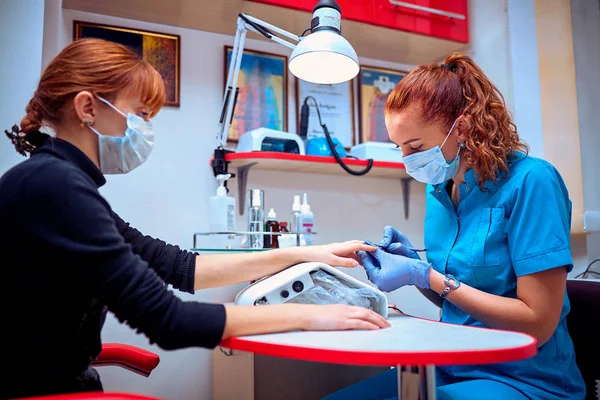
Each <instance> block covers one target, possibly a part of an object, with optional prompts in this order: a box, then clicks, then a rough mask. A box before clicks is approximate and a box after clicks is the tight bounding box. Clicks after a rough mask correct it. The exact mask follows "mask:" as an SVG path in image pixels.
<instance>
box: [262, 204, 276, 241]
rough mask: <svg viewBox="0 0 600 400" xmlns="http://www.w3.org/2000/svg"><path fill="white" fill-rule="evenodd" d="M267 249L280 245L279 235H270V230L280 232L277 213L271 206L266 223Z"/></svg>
mask: <svg viewBox="0 0 600 400" xmlns="http://www.w3.org/2000/svg"><path fill="white" fill-rule="evenodd" d="M265 227H266V229H265V231H266V233H267V234H266V235H265V243H264V247H265V249H276V248H278V247H279V239H278V238H279V235H269V234H268V233H269V232H273V233H279V222H277V214H275V210H274V209H272V208H271V211H269V214H268V215H267V223H266V224H265Z"/></svg>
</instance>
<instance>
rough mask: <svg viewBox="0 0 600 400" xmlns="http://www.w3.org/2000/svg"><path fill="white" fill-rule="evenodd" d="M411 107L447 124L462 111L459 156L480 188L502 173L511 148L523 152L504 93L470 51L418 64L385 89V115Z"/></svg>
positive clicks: (524, 146)
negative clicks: (462, 137)
mask: <svg viewBox="0 0 600 400" xmlns="http://www.w3.org/2000/svg"><path fill="white" fill-rule="evenodd" d="M409 107H416V109H417V110H418V111H419V112H420V114H421V116H422V118H423V119H424V120H425V121H426V122H431V123H441V124H443V125H444V126H446V127H447V128H448V129H450V126H451V125H452V124H453V123H454V121H455V120H456V118H458V117H459V116H461V115H462V116H463V119H464V125H463V129H464V131H463V132H464V135H465V137H466V140H465V145H466V147H465V150H464V153H463V156H462V158H463V160H464V162H465V163H466V165H467V166H468V167H470V168H473V169H474V170H475V173H476V175H477V184H478V185H479V187H480V188H481V189H483V185H484V184H485V182H486V181H488V180H495V179H496V178H497V176H498V172H500V173H508V158H509V155H510V154H511V153H512V152H514V151H521V152H523V153H525V154H527V153H528V152H529V147H528V146H527V144H526V143H525V142H523V141H522V140H521V138H519V134H518V133H517V127H516V126H515V124H514V122H513V120H512V117H511V115H510V113H509V111H508V109H507V107H506V103H505V101H504V97H503V96H502V94H501V93H500V91H499V90H498V88H497V87H496V86H495V85H494V84H493V83H492V82H491V81H490V79H489V78H488V77H487V76H486V75H485V74H484V72H483V71H482V70H481V68H479V66H477V64H475V62H474V61H473V60H472V59H471V57H469V56H467V55H465V54H460V53H453V54H451V55H449V56H448V57H446V59H445V60H444V64H443V66H441V65H439V64H437V63H432V64H429V65H421V66H418V67H416V68H415V69H413V70H412V71H411V72H410V73H409V74H407V75H406V76H405V77H404V78H402V80H401V81H400V82H399V83H398V85H397V86H396V87H395V88H394V90H393V91H392V93H390V95H389V97H388V99H387V103H386V107H385V113H386V115H388V114H392V113H395V112H399V111H401V110H404V109H407V108H409Z"/></svg>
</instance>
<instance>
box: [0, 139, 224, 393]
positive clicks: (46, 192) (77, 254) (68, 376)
mask: <svg viewBox="0 0 600 400" xmlns="http://www.w3.org/2000/svg"><path fill="white" fill-rule="evenodd" d="M104 183H105V179H104V176H103V175H102V173H101V172H100V171H99V170H98V168H97V167H96V166H95V165H94V163H93V162H92V161H91V160H90V159H89V158H88V157H87V156H86V155H85V154H83V153H82V152H81V151H80V150H79V149H78V148H76V147H75V146H73V145H71V144H70V143H68V142H66V141H63V140H60V139H53V138H51V139H48V140H47V141H46V143H45V144H44V145H43V146H42V147H40V148H39V149H38V150H36V151H35V152H34V153H33V154H32V156H31V157H30V158H29V159H28V160H26V161H24V162H22V163H20V164H19V165H17V166H15V167H13V168H12V169H11V170H9V171H8V172H6V174H4V175H3V176H2V177H1V178H0V268H1V271H2V275H1V276H2V278H1V280H0V282H2V289H0V318H1V321H2V322H1V324H0V382H2V383H1V384H0V398H14V397H22V396H25V395H27V396H32V395H37V394H47V393H60V392H68V391H71V390H76V385H75V386H74V385H73V382H76V381H77V379H78V376H80V375H81V374H82V373H83V372H84V371H85V370H86V369H87V368H88V366H89V364H90V363H91V361H93V360H94V358H95V357H96V356H97V355H98V353H99V352H100V350H101V342H100V331H101V328H102V324H103V322H104V317H105V313H106V311H107V310H109V311H111V312H113V313H114V314H115V316H116V317H117V318H118V319H119V320H120V321H121V322H126V323H127V324H128V325H129V326H131V327H132V328H133V329H136V330H137V331H138V332H140V333H143V334H145V335H146V336H147V337H148V339H149V340H150V342H151V343H156V344H157V345H158V346H160V347H162V348H164V349H180V348H185V347H191V346H200V347H206V348H213V347H215V346H216V345H217V344H218V343H219V341H220V339H221V336H222V334H223V329H224V326H225V309H224V307H223V305H220V304H202V303H197V302H184V301H182V300H180V299H179V298H178V297H176V296H175V295H174V294H173V293H172V292H171V291H169V290H167V286H166V284H171V285H173V287H174V288H177V289H180V290H182V291H185V292H189V293H193V291H194V269H195V258H196V257H195V254H193V253H190V252H187V251H184V250H181V249H179V248H178V247H176V246H171V245H167V244H166V243H165V242H163V241H161V240H158V239H154V238H151V237H148V236H144V235H142V234H141V233H140V232H138V231H137V230H135V229H133V228H131V227H130V226H129V224H127V223H126V222H124V221H123V220H122V219H121V218H120V217H119V216H117V215H116V214H115V213H114V212H113V211H112V209H111V207H110V205H109V204H108V202H107V201H106V200H105V199H104V198H103V197H102V196H101V195H100V193H99V192H98V188H99V187H100V186H102V185H103V184H104ZM72 388H73V389H72Z"/></svg>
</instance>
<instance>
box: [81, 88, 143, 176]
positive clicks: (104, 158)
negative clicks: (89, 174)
mask: <svg viewBox="0 0 600 400" xmlns="http://www.w3.org/2000/svg"><path fill="white" fill-rule="evenodd" d="M99 99H100V100H101V101H103V102H105V103H106V104H108V105H109V106H110V107H112V108H113V109H114V110H115V111H116V112H118V113H119V114H121V115H122V116H124V117H125V118H126V119H127V129H126V130H125V134H124V135H123V136H107V135H102V134H101V133H100V132H98V131H97V130H96V129H94V127H93V126H91V125H88V127H89V128H90V129H91V130H92V131H93V132H94V133H95V134H96V135H98V146H99V147H98V148H99V151H100V171H101V172H102V173H103V174H107V175H109V174H126V173H128V172H130V171H132V170H134V169H135V168H137V167H139V166H140V165H142V164H143V163H144V162H145V161H146V160H147V159H148V157H149V156H150V153H151V152H152V148H153V147H154V128H153V126H152V123H150V122H148V121H146V120H144V119H143V118H142V117H140V116H137V115H135V114H131V113H128V114H127V115H125V114H124V113H123V112H122V111H121V110H119V109H118V108H116V107H115V106H113V105H112V104H111V103H110V102H109V101H107V100H104V99H103V98H101V97H99Z"/></svg>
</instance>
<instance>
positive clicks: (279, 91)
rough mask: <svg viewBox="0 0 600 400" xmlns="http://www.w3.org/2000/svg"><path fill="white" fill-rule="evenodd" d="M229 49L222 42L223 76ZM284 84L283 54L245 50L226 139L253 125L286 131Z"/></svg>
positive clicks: (284, 58) (228, 60)
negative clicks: (235, 100) (223, 47)
mask: <svg viewBox="0 0 600 400" xmlns="http://www.w3.org/2000/svg"><path fill="white" fill-rule="evenodd" d="M232 50H233V49H232V47H230V46H225V73H224V75H225V80H226V79H227V74H228V72H229V63H230V62H231V53H232ZM287 85H288V76H287V57H286V56H280V55H276V54H269V53H264V52H259V51H254V50H244V53H243V56H242V60H241V65H240V72H239V75H238V82H237V87H238V88H239V93H238V95H237V102H236V106H235V110H234V113H233V120H232V121H231V127H230V129H229V136H228V140H229V141H230V142H237V141H238V140H239V138H240V136H241V135H243V134H244V133H245V132H248V131H250V130H253V129H256V128H269V129H275V130H278V131H287V112H288V110H287V103H288V94H287ZM223 86H225V85H223Z"/></svg>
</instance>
